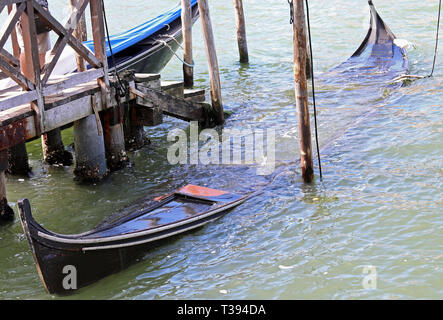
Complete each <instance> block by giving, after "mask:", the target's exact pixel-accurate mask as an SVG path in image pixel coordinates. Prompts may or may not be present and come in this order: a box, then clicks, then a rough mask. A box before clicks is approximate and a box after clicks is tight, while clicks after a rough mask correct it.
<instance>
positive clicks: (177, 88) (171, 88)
mask: <svg viewBox="0 0 443 320" xmlns="http://www.w3.org/2000/svg"><path fill="white" fill-rule="evenodd" d="M161 90H162V91H163V92H164V93H167V94H169V95H171V96H175V97H177V98H183V93H184V84H183V82H182V81H161Z"/></svg>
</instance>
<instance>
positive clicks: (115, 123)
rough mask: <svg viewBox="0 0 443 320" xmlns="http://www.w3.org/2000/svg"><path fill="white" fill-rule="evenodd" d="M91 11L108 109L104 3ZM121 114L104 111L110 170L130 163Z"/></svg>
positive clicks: (93, 3) (94, 4) (116, 110)
mask: <svg viewBox="0 0 443 320" xmlns="http://www.w3.org/2000/svg"><path fill="white" fill-rule="evenodd" d="M90 9H91V22H92V36H93V38H94V53H95V56H96V57H97V58H98V59H99V61H100V62H101V63H102V64H103V66H104V70H105V74H104V76H103V77H102V78H100V79H98V84H99V85H100V87H101V90H102V103H103V105H104V109H108V108H109V107H110V106H111V97H110V93H111V90H110V81H109V75H108V74H107V71H108V59H107V54H106V45H105V30H104V19H103V3H102V1H91V4H90ZM121 113H122V110H121V106H120V105H118V106H117V107H115V108H113V109H108V110H105V111H103V120H104V122H103V132H104V137H105V148H106V158H107V159H108V168H109V169H110V170H117V169H120V168H122V167H123V166H125V165H126V164H128V162H129V161H128V160H129V159H128V156H127V155H126V150H125V135H124V131H123V117H122V115H121ZM116 114H117V116H116Z"/></svg>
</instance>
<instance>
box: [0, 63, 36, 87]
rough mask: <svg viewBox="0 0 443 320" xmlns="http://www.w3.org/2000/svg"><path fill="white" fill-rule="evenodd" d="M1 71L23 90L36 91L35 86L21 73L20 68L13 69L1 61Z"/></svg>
mask: <svg viewBox="0 0 443 320" xmlns="http://www.w3.org/2000/svg"><path fill="white" fill-rule="evenodd" d="M0 69H1V70H2V71H3V72H4V73H6V74H7V75H8V77H10V78H11V79H12V80H14V81H15V82H16V83H17V84H18V85H19V86H20V87H22V88H23V89H25V90H34V89H35V86H34V84H33V83H32V82H31V81H30V80H29V79H27V78H26V77H25V76H24V75H23V74H22V73H21V71H20V69H19V68H18V67H13V66H11V65H10V64H9V63H8V62H6V61H5V60H3V59H0Z"/></svg>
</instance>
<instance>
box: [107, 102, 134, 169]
mask: <svg viewBox="0 0 443 320" xmlns="http://www.w3.org/2000/svg"><path fill="white" fill-rule="evenodd" d="M102 123H103V132H104V139H105V149H106V159H107V164H108V168H109V169H110V170H111V171H114V170H118V169H121V168H123V167H125V166H126V165H127V164H128V163H129V158H128V156H127V154H126V148H125V136H124V131H123V115H122V110H121V108H120V107H119V106H117V107H115V108H111V109H108V110H105V111H103V112H102Z"/></svg>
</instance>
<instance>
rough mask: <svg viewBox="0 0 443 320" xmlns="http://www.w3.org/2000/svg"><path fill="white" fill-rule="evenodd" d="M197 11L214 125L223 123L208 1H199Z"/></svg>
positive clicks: (218, 75) (223, 117) (218, 74)
mask: <svg viewBox="0 0 443 320" xmlns="http://www.w3.org/2000/svg"><path fill="white" fill-rule="evenodd" d="M198 9H199V11H200V19H201V22H202V27H203V28H202V29H203V38H204V40H205V48H206V58H207V60H208V68H209V80H210V84H211V102H212V110H213V114H214V120H215V124H216V125H220V124H223V123H224V122H225V116H224V112H223V102H222V95H221V85H220V72H219V69H218V60H217V53H216V50H215V42H214V34H213V32H212V23H211V17H210V15H209V6H208V0H199V1H198Z"/></svg>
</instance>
